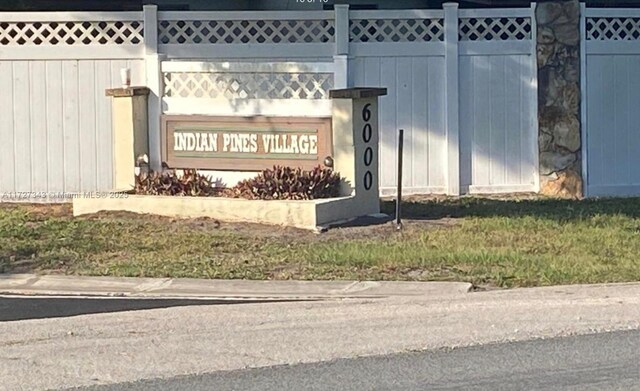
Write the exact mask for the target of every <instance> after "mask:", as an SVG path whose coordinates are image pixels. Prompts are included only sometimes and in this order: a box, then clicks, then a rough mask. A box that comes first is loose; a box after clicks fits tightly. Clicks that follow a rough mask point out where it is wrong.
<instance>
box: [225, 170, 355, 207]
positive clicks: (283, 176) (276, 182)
mask: <svg viewBox="0 0 640 391" xmlns="http://www.w3.org/2000/svg"><path fill="white" fill-rule="evenodd" d="M341 181H342V178H341V177H340V175H339V174H337V173H335V172H333V171H332V170H330V169H327V168H321V167H320V166H318V167H315V168H314V169H312V170H310V171H306V170H303V169H301V168H291V167H281V166H275V167H273V169H266V170H263V171H262V172H261V173H260V174H258V176H257V177H255V178H251V179H247V180H244V181H241V182H240V183H238V184H237V185H236V186H234V187H232V188H230V189H227V190H225V192H224V195H225V196H227V197H234V198H247V199H250V200H314V199H318V198H331V197H338V196H339V195H340V182H341Z"/></svg>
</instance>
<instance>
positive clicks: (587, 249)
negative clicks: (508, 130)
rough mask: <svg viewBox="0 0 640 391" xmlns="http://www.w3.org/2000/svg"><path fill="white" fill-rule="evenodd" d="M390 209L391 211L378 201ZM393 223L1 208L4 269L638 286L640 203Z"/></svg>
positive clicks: (418, 207)
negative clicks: (287, 224) (275, 222)
mask: <svg viewBox="0 0 640 391" xmlns="http://www.w3.org/2000/svg"><path fill="white" fill-rule="evenodd" d="M383 210H384V211H386V212H392V210H393V204H392V203H388V202H385V203H383ZM404 213H405V215H406V216H407V217H408V218H410V219H411V220H410V221H407V224H406V229H405V230H404V231H402V232H400V233H398V232H396V231H395V230H394V228H393V226H392V225H382V226H375V227H355V228H344V229H337V230H332V231H330V232H329V233H327V234H323V235H316V234H313V233H308V232H304V231H298V230H292V229H283V228H272V227H263V226H252V225H244V226H243V225H229V224H224V223H222V224H221V226H220V227H218V224H217V222H214V221H212V220H206V219H198V220H171V219H167V218H160V217H153V216H139V215H134V214H125V213H117V214H101V215H98V216H93V217H89V218H73V217H71V216H70V208H69V207H68V206H62V207H61V206H55V207H51V206H49V207H47V206H28V205H23V206H14V205H0V272H36V273H67V274H83V275H114V276H146V277H197V278H247V279H291V278H293V279H380V280H441V281H442V280H444V281H453V280H456V281H469V282H472V283H474V284H476V285H495V286H500V287H514V286H536V285H555V284H573V283H602V282H623V281H638V280H640V259H639V258H638V254H640V199H605V200H587V201H562V200H552V199H538V200H513V199H511V200H509V199H507V200H499V199H486V198H471V197H469V198H460V199H448V198H445V199H440V200H434V199H432V200H426V201H416V202H407V203H405V204H404Z"/></svg>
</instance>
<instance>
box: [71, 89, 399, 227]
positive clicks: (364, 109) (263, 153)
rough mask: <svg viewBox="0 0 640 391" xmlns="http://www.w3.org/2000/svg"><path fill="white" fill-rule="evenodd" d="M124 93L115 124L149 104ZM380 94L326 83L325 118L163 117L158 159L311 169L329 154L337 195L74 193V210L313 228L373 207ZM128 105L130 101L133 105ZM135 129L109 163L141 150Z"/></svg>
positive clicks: (199, 165)
mask: <svg viewBox="0 0 640 391" xmlns="http://www.w3.org/2000/svg"><path fill="white" fill-rule="evenodd" d="M125 92H127V93H126V94H125V93H123V94H110V96H113V111H114V118H115V119H116V120H114V122H113V123H114V124H120V123H125V122H126V121H130V122H131V121H135V120H134V119H135V118H141V117H144V115H142V114H146V112H145V113H139V112H138V110H146V109H147V105H137V106H135V107H134V106H132V105H131V104H129V103H131V101H132V99H133V98H134V97H135V96H134V95H135V94H133V93H130V92H132V91H129V90H127V91H125ZM386 93H387V91H386V89H384V88H349V89H343V90H331V91H330V97H331V99H332V101H331V117H277V116H273V117H268V116H256V117H241V116H237V117H229V116H217V115H211V116H203V115H164V116H162V117H161V121H162V132H161V139H162V145H161V148H162V160H163V161H164V162H165V163H166V164H167V165H168V166H169V168H171V169H198V170H202V171H207V170H211V171H214V172H216V174H217V173H220V172H222V171H226V172H227V173H228V172H231V173H237V172H241V173H244V172H247V171H260V170H262V169H265V168H271V167H272V166H274V165H280V166H288V167H293V168H297V167H300V168H303V169H312V168H314V167H317V166H319V165H323V164H324V162H325V160H326V158H327V157H331V158H332V160H333V169H334V170H335V171H336V172H337V173H339V174H340V176H341V178H343V180H342V182H341V183H340V196H339V197H335V198H324V199H314V200H252V199H236V198H226V197H215V196H210V197H189V196H164V195H140V194H130V195H129V194H128V196H127V197H125V198H100V199H88V198H76V199H74V200H73V213H74V215H75V216H79V215H84V214H90V213H96V212H98V211H123V210H124V211H129V212H135V213H146V214H155V215H162V216H170V217H187V218H193V217H209V218H215V219H219V220H222V221H227V222H253V223H263V224H276V225H285V226H292V227H298V228H305V229H314V230H315V229H318V228H319V227H326V226H329V225H333V224H336V223H337V222H344V221H348V220H351V219H354V218H357V217H361V216H370V215H376V214H379V212H380V198H379V192H378V141H379V136H378V99H379V97H380V96H383V95H385V94H386ZM125 103H126V104H125ZM132 107H134V108H135V110H133V112H132V111H131V108H132ZM117 119H121V121H119V120H117ZM121 127H122V129H125V130H126V129H135V127H132V126H129V127H126V126H121ZM125 130H123V132H124V131H125ZM128 131H129V132H132V131H131V130H128ZM141 133H142V132H141ZM136 134H137V133H135V132H134V135H133V136H132V137H129V138H127V140H128V141H129V142H128V143H126V144H123V145H124V146H123V147H122V148H120V150H119V151H118V154H117V155H116V156H115V157H114V159H115V161H116V163H117V164H115V165H114V167H120V166H125V165H127V164H128V165H130V166H132V164H133V163H132V162H133V161H134V158H135V157H136V156H137V154H139V151H137V150H136V149H135V145H136V144H135V143H134V142H130V141H131V139H134V140H133V141H135V138H136ZM145 140H146V139H145ZM131 169H132V170H133V167H131ZM116 172H118V171H116ZM212 175H213V174H212ZM124 178H125V177H123V179H124Z"/></svg>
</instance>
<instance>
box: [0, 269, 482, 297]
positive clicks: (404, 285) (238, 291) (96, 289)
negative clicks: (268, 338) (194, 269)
mask: <svg viewBox="0 0 640 391" xmlns="http://www.w3.org/2000/svg"><path fill="white" fill-rule="evenodd" d="M471 287H472V285H471V284H469V283H464V282H402V281H399V282H391V281H389V282H387V281H249V280H200V279H173V278H132V277H85V276H62V275H44V276H38V275H35V274H6V275H0V295H29V296H34V295H41V296H97V297H128V298H165V299H166V298H175V299H186V298H188V299H241V300H242V299H246V300H248V299H263V300H265V299H272V300H282V299H287V300H319V299H342V298H387V297H416V296H421V297H440V298H444V297H450V296H460V295H465V294H467V293H469V292H470V291H471Z"/></svg>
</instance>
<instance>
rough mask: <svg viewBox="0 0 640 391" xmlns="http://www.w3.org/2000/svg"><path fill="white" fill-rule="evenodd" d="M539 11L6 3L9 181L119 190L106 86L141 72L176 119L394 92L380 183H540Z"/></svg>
mask: <svg viewBox="0 0 640 391" xmlns="http://www.w3.org/2000/svg"><path fill="white" fill-rule="evenodd" d="M533 37H535V21H534V18H533V12H532V9H529V8H525V9H487V10H458V9H457V6H455V5H447V6H445V9H443V10H432V11H426V10H403V11H350V10H349V9H348V7H347V6H336V10H335V12H334V11H314V12H158V11H157V10H156V7H155V6H145V8H144V11H143V12H118V13H2V14H0V89H1V90H0V140H1V141H0V192H10V191H22V192H29V191H32V192H47V191H49V192H52V191H67V192H76V191H92V190H107V189H110V188H111V186H112V182H113V180H112V176H111V156H112V153H113V151H112V150H111V145H112V142H111V138H112V134H111V113H110V103H109V100H108V98H106V97H105V96H104V90H105V88H108V87H115V86H118V85H119V76H118V73H119V69H120V68H122V67H125V66H129V67H131V68H132V74H133V77H134V80H133V84H137V85H146V86H148V87H149V88H150V89H151V96H150V102H149V113H150V115H149V121H150V134H149V139H150V148H151V156H150V158H151V163H152V165H153V166H155V167H157V166H159V164H160V145H161V140H160V138H161V133H160V130H159V129H160V115H161V114H163V113H167V114H209V115H243V116H246V115H258V114H260V115H276V116H279V115H294V116H328V115H330V112H331V101H330V100H329V99H328V91H329V90H330V89H333V88H343V87H347V86H370V87H376V86H381V87H386V88H388V90H389V95H388V96H386V97H383V98H382V101H381V109H380V113H381V114H380V115H381V119H380V132H381V145H380V153H381V154H380V164H381V167H380V185H381V190H382V192H383V193H386V194H391V193H393V192H394V191H395V172H396V168H395V165H396V131H397V129H399V128H403V129H405V137H406V139H405V164H404V167H405V172H404V178H405V184H404V185H405V188H406V191H407V192H408V193H449V194H459V193H461V192H462V193H464V192H504V191H509V192H511V191H535V190H537V186H538V185H537V141H536V140H537V130H536V129H537V125H536V115H537V113H536V68H535V40H534V39H533Z"/></svg>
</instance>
